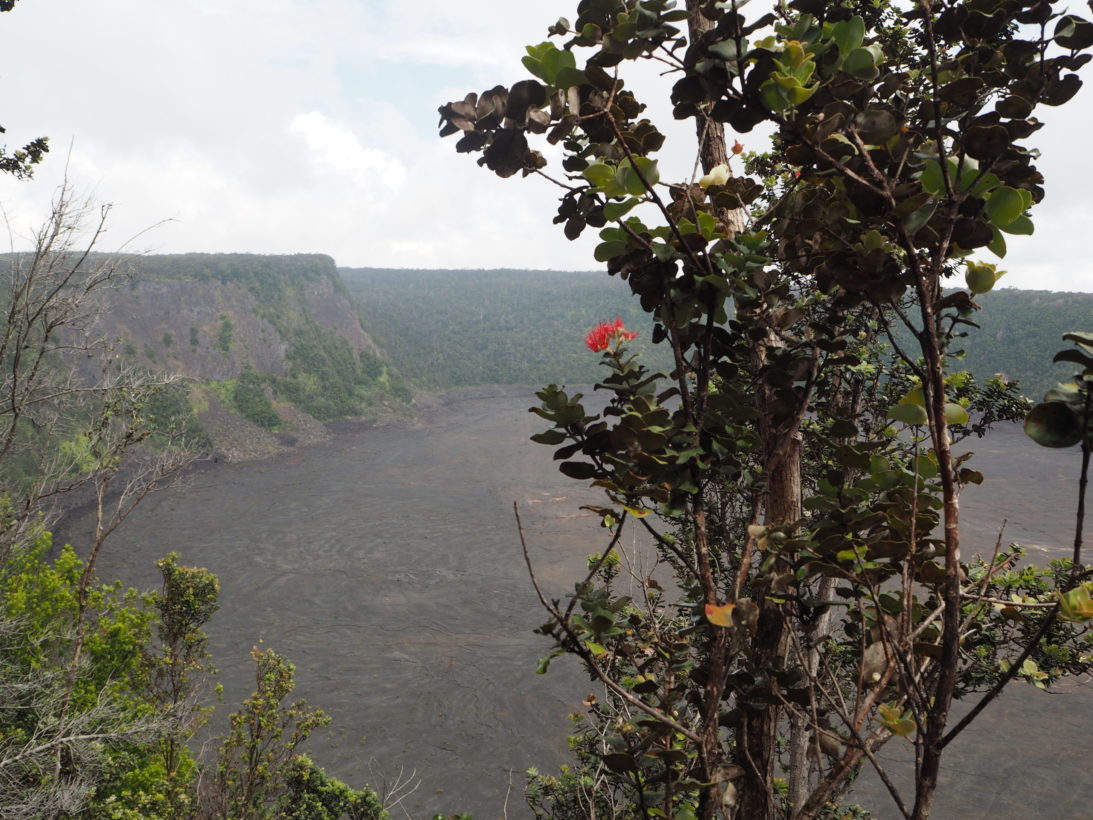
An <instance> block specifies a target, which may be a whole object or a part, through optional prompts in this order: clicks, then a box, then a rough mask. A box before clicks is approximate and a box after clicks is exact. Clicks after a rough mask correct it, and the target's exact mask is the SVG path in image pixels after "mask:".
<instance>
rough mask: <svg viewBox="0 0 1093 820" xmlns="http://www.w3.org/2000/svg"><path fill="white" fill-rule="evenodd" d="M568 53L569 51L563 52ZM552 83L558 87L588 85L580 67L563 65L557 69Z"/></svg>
mask: <svg viewBox="0 0 1093 820" xmlns="http://www.w3.org/2000/svg"><path fill="white" fill-rule="evenodd" d="M565 53H566V54H569V52H568V51H567V52H565ZM554 85H555V86H557V87H558V88H573V87H574V86H578V85H588V76H587V75H586V74H585V73H584V72H583V71H581V70H580V69H577V68H573V67H572V66H567V65H564V66H562V67H561V68H560V69H559V70H558V74H557V76H555V78H554Z"/></svg>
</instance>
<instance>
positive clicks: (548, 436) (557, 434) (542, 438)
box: [531, 430, 566, 446]
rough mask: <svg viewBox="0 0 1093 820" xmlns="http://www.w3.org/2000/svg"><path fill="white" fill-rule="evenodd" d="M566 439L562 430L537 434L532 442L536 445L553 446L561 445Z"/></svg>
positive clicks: (532, 438)
mask: <svg viewBox="0 0 1093 820" xmlns="http://www.w3.org/2000/svg"><path fill="white" fill-rule="evenodd" d="M565 439H566V435H565V433H564V432H562V431H561V430H547V431H546V432H543V433H536V434H535V435H534V436H532V437H531V440H532V441H534V442H535V443H536V444H549V445H551V446H553V445H555V444H561V443H562V442H563V441H565Z"/></svg>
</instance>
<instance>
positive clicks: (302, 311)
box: [88, 254, 412, 460]
mask: <svg viewBox="0 0 1093 820" xmlns="http://www.w3.org/2000/svg"><path fill="white" fill-rule="evenodd" d="M120 262H121V264H122V265H123V266H124V267H125V268H127V269H129V275H128V276H127V277H126V278H124V279H123V280H121V282H120V284H119V285H118V287H116V288H115V289H114V290H113V291H112V292H111V293H110V295H109V298H108V299H107V300H106V303H105V305H104V307H103V309H102V311H101V314H100V316H99V319H98V323H97V325H98V331H99V333H100V334H101V335H102V336H104V337H105V338H108V339H110V340H112V342H111V343H112V344H113V345H114V347H115V350H114V352H115V355H117V356H118V357H119V358H120V359H121V360H122V361H123V362H125V363H126V364H128V365H131V366H133V367H135V368H138V369H143V370H148V371H152V372H163V373H177V374H181V375H182V376H184V377H186V379H187V380H188V384H189V391H188V399H189V402H190V404H191V406H192V408H193V410H194V411H195V412H196V414H197V419H198V421H199V422H200V424H201V426H202V427H203V428H204V429H205V431H207V433H208V435H209V436H210V437H211V439H212V442H213V445H214V447H215V449H216V450H217V451H218V452H219V453H220V454H221V455H223V456H224V457H227V458H229V459H233V460H236V459H242V458H253V457H261V456H265V455H269V454H272V453H274V452H277V451H278V450H282V449H285V448H287V447H291V446H295V445H297V444H301V443H309V442H314V441H317V440H322V439H323V438H325V437H326V430H325V427H324V425H323V422H328V421H331V420H333V419H338V418H346V417H365V418H368V419H372V420H375V421H384V420H389V419H391V418H396V417H404V416H406V415H407V414H408V413H409V412H410V405H411V404H412V393H411V391H410V389H409V386H408V385H407V384H406V383H405V381H404V380H403V379H402V377H401V376H400V375H399V373H398V372H397V371H396V370H395V369H394V368H393V367H392V366H391V365H390V364H389V363H388V362H387V360H386V357H385V356H384V354H383V353H382V351H380V349H379V348H378V347H377V345H376V344H375V342H374V341H373V340H372V339H371V337H370V336H369V335H368V334H367V333H366V332H365V331H364V330H363V329H362V328H361V323H360V319H359V317H358V314H357V311H356V308H355V306H354V305H353V303H352V301H351V300H350V298H349V296H348V294H347V292H346V289H345V285H344V284H343V282H342V281H341V279H340V278H339V276H338V272H337V269H336V267H335V264H334V260H333V259H331V258H330V257H328V256H322V255H317V254H316V255H295V256H257V255H251V254H183V255H162V256H139V257H125V258H123V259H121V260H120ZM88 366H89V367H90V366H94V365H93V363H91V364H89V365H88Z"/></svg>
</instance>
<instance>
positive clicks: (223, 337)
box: [216, 315, 235, 356]
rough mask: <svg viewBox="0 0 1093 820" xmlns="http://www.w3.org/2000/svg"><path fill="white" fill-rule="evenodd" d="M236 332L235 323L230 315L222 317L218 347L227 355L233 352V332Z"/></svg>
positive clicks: (218, 334) (217, 337) (217, 338)
mask: <svg viewBox="0 0 1093 820" xmlns="http://www.w3.org/2000/svg"><path fill="white" fill-rule="evenodd" d="M234 332H235V323H234V322H232V320H231V317H230V316H227V315H225V316H221V317H220V330H219V331H217V334H216V349H217V350H219V351H220V352H221V353H223V354H224V355H225V356H229V355H231V352H232V334H233V333H234Z"/></svg>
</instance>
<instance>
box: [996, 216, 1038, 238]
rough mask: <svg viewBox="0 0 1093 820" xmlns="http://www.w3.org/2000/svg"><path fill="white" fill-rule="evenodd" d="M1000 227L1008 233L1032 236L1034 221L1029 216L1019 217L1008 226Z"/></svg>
mask: <svg viewBox="0 0 1093 820" xmlns="http://www.w3.org/2000/svg"><path fill="white" fill-rule="evenodd" d="M999 227H1000V228H1001V229H1002V230H1003V231H1005V232H1006V233H1011V234H1018V235H1021V236H1032V232H1033V230H1034V227H1033V225H1032V220H1031V219H1029V218H1028V217H1027V216H1019V217H1017V218H1016V219H1015V220H1013V222H1011V223H1009V224H1008V225H1000V226H999Z"/></svg>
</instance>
